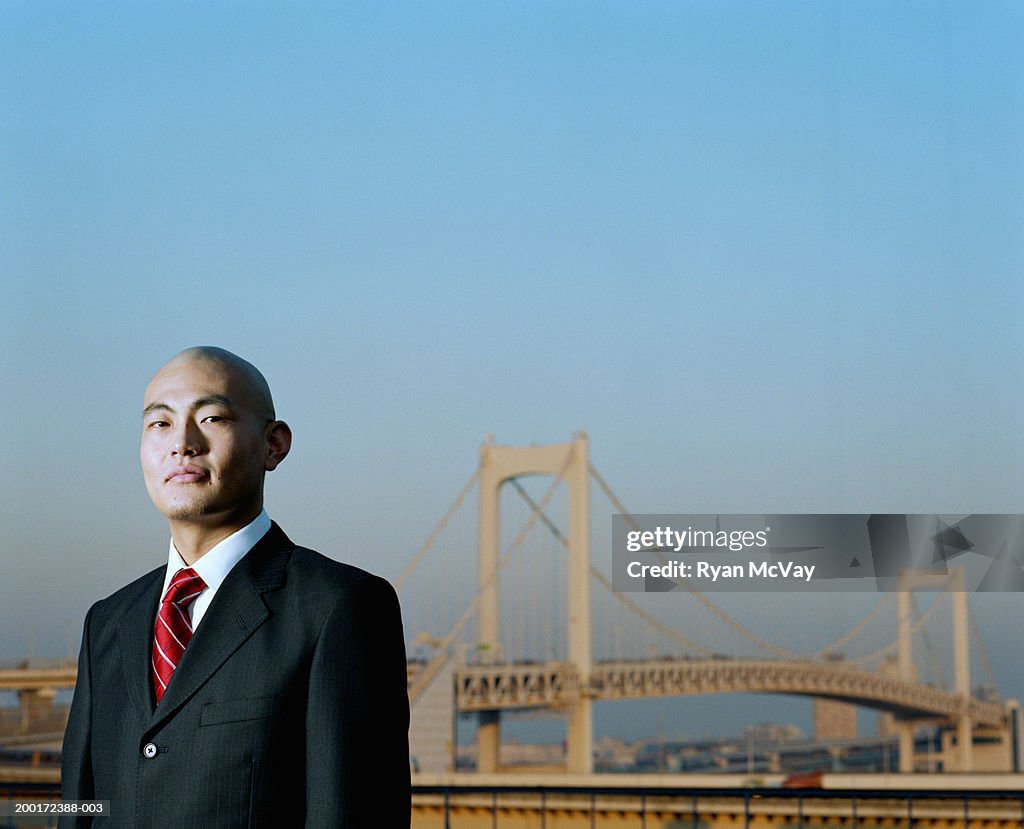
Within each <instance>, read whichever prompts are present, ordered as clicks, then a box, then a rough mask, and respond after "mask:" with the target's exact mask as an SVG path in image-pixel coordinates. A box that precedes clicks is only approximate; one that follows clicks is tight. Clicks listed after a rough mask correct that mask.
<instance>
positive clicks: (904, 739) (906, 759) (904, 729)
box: [899, 722, 917, 774]
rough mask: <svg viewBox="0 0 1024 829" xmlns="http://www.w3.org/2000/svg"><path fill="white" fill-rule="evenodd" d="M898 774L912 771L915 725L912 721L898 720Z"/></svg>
mask: <svg viewBox="0 0 1024 829" xmlns="http://www.w3.org/2000/svg"><path fill="white" fill-rule="evenodd" d="M899 729H900V774H910V773H912V772H913V771H914V732H915V731H916V730H917V727H916V726H915V725H914V724H913V723H909V722H900V724H899Z"/></svg>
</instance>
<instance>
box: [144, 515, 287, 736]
mask: <svg viewBox="0 0 1024 829" xmlns="http://www.w3.org/2000/svg"><path fill="white" fill-rule="evenodd" d="M293 549H294V545H293V544H292V543H291V542H290V541H289V540H288V537H287V536H286V535H285V534H284V533H283V532H282V531H281V528H280V527H278V526H277V525H276V524H274V525H272V527H271V528H270V530H268V531H267V534H266V535H265V536H263V538H262V539H260V541H259V542H258V543H257V544H256V546H255V547H253V548H252V550H250V551H249V552H248V553H247V554H246V555H245V556H244V557H243V558H242V560H241V561H239V562H238V564H236V565H235V566H234V567H233V568H232V569H231V572H230V573H228V575H227V578H225V579H224V582H223V584H221V586H220V587H219V588H218V589H217V594H216V595H215V596H214V597H213V601H212V602H211V603H210V606H209V607H208V608H207V610H206V614H205V615H204V616H203V620H202V622H200V624H199V627H198V628H196V632H195V635H194V636H193V637H192V641H191V642H189V645H188V647H187V648H186V649H185V654H184V656H182V658H181V662H180V663H179V664H178V667H177V669H176V670H175V671H174V676H173V677H171V681H170V682H169V683H168V685H167V690H166V691H165V692H164V696H163V699H162V700H161V701H160V705H158V706H157V707H156V710H155V711H154V710H153V709H152V708H151V709H149V713H151V715H152V717H151V719H150V727H151V728H152V727H154V726H157V725H159V723H161V722H163V721H164V720H165V719H167V718H168V717H170V716H171V715H172V714H174V712H175V711H177V710H178V709H179V708H180V707H181V706H182V705H184V704H185V703H186V702H187V701H188V700H189V699H190V698H191V697H192V695H193V694H195V692H196V691H198V690H199V688H200V687H201V686H202V685H203V684H204V683H205V682H206V681H207V680H209V679H210V677H211V676H213V674H214V673H215V672H216V671H217V670H218V669H219V668H220V667H221V666H222V665H223V664H224V663H225V661H227V659H228V658H229V657H230V656H231V654H233V653H234V652H235V651H236V650H238V648H239V647H241V645H242V643H244V642H245V640H246V639H248V638H249V637H250V636H252V635H253V633H255V632H256V630H257V629H258V628H259V627H260V625H262V624H263V623H264V622H265V621H266V620H267V619H268V618H269V616H270V611H269V610H268V609H267V605H266V603H265V602H264V601H263V593H265V592H267V591H268V590H271V589H276V588H278V587H280V586H282V585H283V583H284V574H285V573H284V571H285V565H286V564H287V562H288V558H289V557H290V555H291V551H292V550H293ZM157 589H159V587H158V588H157ZM155 601H156V600H155V599H154V602H155ZM152 615H153V614H151V616H152Z"/></svg>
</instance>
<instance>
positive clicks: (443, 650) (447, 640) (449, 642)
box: [409, 455, 571, 704]
mask: <svg viewBox="0 0 1024 829" xmlns="http://www.w3.org/2000/svg"><path fill="white" fill-rule="evenodd" d="M570 460H571V456H569V455H567V456H566V460H565V463H564V464H563V465H562V468H561V469H560V470H559V473H558V475H556V476H555V477H554V479H553V480H552V482H551V485H550V486H549V487H548V489H547V491H546V492H545V493H544V497H543V498H542V499H541V504H542V505H544V506H546V505H547V504H548V502H549V501H550V500H551V498H552V496H553V495H554V494H555V490H556V489H558V485H559V484H560V483H561V482H562V476H563V475H564V474H565V470H566V468H567V467H568V465H569V461H570ZM475 477H476V476H474V478H475ZM537 520H538V517H537V514H536V513H532V514H531V515H530V519H529V521H527V522H526V524H524V525H523V527H522V528H521V529H520V531H519V533H518V534H517V535H516V537H515V539H514V540H513V541H512V543H511V544H510V545H509V546H508V548H507V549H506V550H505V551H504V552H503V553H502V554H501V556H500V557H499V559H498V564H497V566H496V567H494V568H493V570H492V571H491V572H490V573H489V574H488V575H487V578H486V579H485V580H484V582H483V584H481V585H480V587H479V588H478V589H477V591H476V593H475V594H474V595H473V598H472V599H471V600H470V602H469V605H468V606H467V607H466V609H465V611H463V613H462V615H461V616H460V617H459V618H458V620H457V621H456V622H455V624H454V625H452V627H451V629H450V630H449V631H448V633H447V634H446V635H445V636H444V637H443V638H442V639H441V640H440V641H438V642H437V643H436V645H437V648H436V652H435V655H434V658H433V659H431V660H430V662H429V663H428V664H427V665H426V666H425V667H424V668H423V669H422V670H420V671H419V672H417V674H416V676H415V677H413V680H412V682H411V683H410V685H409V702H410V704H411V703H413V702H415V701H416V699H417V698H418V697H419V696H420V694H422V693H423V691H425V690H426V689H427V688H428V687H429V686H430V684H431V683H432V682H433V681H434V679H435V678H436V677H437V675H438V674H439V673H440V672H441V671H442V670H443V669H444V668H445V666H446V665H448V663H449V662H450V661H451V658H452V655H451V648H452V646H453V645H454V644H455V640H456V639H457V638H458V637H459V635H460V634H461V633H462V631H463V629H464V628H465V627H466V623H467V622H468V621H469V620H470V619H471V618H472V616H473V614H474V613H475V612H476V610H477V608H478V607H479V606H480V597H481V595H482V593H483V590H484V588H485V587H489V586H490V585H491V583H492V582H493V581H494V580H495V579H497V577H498V573H499V571H500V570H501V569H502V568H503V567H505V565H506V564H508V562H509V560H510V559H511V557H512V554H513V553H514V552H515V551H516V550H517V549H519V547H521V546H522V544H523V542H524V541H525V540H526V538H528V536H529V533H530V531H531V530H532V529H533V527H534V526H536V524H537Z"/></svg>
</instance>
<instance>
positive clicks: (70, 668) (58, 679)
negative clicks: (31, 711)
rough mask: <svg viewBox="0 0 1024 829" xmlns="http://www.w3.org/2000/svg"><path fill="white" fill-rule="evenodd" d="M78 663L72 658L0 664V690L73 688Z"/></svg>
mask: <svg viewBox="0 0 1024 829" xmlns="http://www.w3.org/2000/svg"><path fill="white" fill-rule="evenodd" d="M77 675H78V664H77V662H76V661H75V660H73V659H54V660H47V661H39V662H36V661H35V660H26V661H24V662H20V663H16V664H13V665H12V664H6V665H2V666H0V691H42V690H47V689H52V688H74V687H75V677H76V676H77Z"/></svg>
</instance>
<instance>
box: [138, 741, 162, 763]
mask: <svg viewBox="0 0 1024 829" xmlns="http://www.w3.org/2000/svg"><path fill="white" fill-rule="evenodd" d="M157 751H158V749H157V747H156V743H146V745H145V747H144V748H143V749H142V754H143V756H145V757H146V759H148V760H152V759H153V758H154V757H156V755H157Z"/></svg>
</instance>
